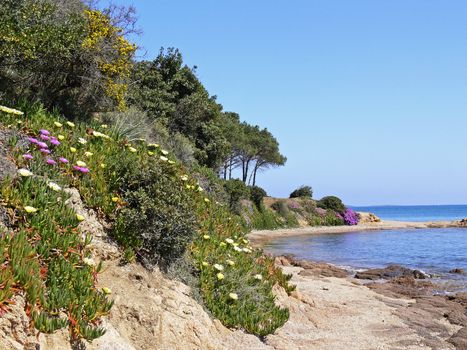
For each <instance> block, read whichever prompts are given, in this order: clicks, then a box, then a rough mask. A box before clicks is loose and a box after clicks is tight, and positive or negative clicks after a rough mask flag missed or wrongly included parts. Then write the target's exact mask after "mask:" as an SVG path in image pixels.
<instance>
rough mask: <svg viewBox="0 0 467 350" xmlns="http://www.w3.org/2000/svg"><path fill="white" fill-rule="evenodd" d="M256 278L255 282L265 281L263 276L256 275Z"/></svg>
mask: <svg viewBox="0 0 467 350" xmlns="http://www.w3.org/2000/svg"><path fill="white" fill-rule="evenodd" d="M254 277H255V280H258V281H261V280H262V279H263V276H262V275H260V274H259V273H258V274H257V275H255V276H254Z"/></svg>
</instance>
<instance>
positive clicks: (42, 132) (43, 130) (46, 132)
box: [39, 129, 50, 135]
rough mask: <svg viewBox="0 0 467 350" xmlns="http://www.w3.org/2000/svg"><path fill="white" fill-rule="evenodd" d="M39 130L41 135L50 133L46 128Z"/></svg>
mask: <svg viewBox="0 0 467 350" xmlns="http://www.w3.org/2000/svg"><path fill="white" fill-rule="evenodd" d="M39 132H40V133H41V135H50V132H49V131H48V130H46V129H40V130H39Z"/></svg>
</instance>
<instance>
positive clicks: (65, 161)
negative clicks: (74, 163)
mask: <svg viewBox="0 0 467 350" xmlns="http://www.w3.org/2000/svg"><path fill="white" fill-rule="evenodd" d="M58 160H59V161H60V162H61V163H68V159H66V158H63V157H60V158H58Z"/></svg>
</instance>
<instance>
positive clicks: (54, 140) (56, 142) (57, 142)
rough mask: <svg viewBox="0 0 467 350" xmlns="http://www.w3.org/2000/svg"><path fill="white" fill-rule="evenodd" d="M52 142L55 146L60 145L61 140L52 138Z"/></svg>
mask: <svg viewBox="0 0 467 350" xmlns="http://www.w3.org/2000/svg"><path fill="white" fill-rule="evenodd" d="M50 143H51V144H52V145H54V146H58V145H59V144H60V141H58V140H57V139H50Z"/></svg>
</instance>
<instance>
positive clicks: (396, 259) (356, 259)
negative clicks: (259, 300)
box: [266, 228, 467, 291]
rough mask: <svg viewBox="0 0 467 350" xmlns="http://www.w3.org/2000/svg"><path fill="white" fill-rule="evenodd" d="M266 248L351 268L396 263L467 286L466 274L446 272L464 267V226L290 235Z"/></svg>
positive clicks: (447, 285) (452, 285)
mask: <svg viewBox="0 0 467 350" xmlns="http://www.w3.org/2000/svg"><path fill="white" fill-rule="evenodd" d="M266 250H267V251H269V252H271V253H273V254H277V255H279V254H294V255H295V256H297V257H298V258H302V259H309V260H313V261H324V262H329V263H333V264H336V265H339V266H344V267H348V268H351V269H365V268H372V267H384V266H387V265H389V264H399V265H403V266H406V267H410V268H414V269H421V270H423V271H425V272H427V273H430V274H434V275H435V276H436V280H437V281H436V282H438V283H442V284H443V288H444V289H446V290H449V291H456V290H467V275H459V274H450V273H449V270H451V269H453V268H462V269H464V270H465V271H467V229H461V228H449V229H416V230H414V229H412V230H384V231H366V232H365V231H363V232H351V233H339V234H325V235H313V236H299V237H289V238H281V239H277V240H274V241H273V242H271V243H270V244H269V245H268V246H267V247H266Z"/></svg>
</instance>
